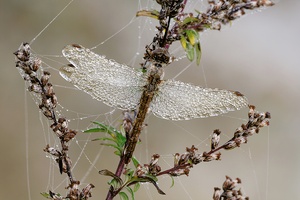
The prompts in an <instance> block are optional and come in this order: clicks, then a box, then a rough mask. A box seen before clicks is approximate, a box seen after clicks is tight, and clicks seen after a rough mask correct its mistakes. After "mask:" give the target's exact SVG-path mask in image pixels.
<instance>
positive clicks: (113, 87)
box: [60, 45, 147, 109]
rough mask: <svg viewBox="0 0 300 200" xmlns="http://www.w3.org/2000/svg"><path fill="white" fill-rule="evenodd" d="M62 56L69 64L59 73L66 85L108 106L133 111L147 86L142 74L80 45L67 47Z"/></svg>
mask: <svg viewBox="0 0 300 200" xmlns="http://www.w3.org/2000/svg"><path fill="white" fill-rule="evenodd" d="M62 53H63V55H64V57H65V58H66V59H67V60H68V61H69V62H70V63H71V65H67V66H64V67H62V68H61V69H60V75H61V76H62V77H63V78H64V79H66V80H67V81H68V82H70V83H72V84H74V85H75V86H76V87H77V88H78V89H80V90H83V91H84V92H86V93H88V94H89V95H91V96H92V97H93V98H95V99H97V100H99V101H102V102H103V103H105V104H107V105H109V106H112V107H117V108H119V109H134V108H136V106H137V105H138V103H139V99H140V97H141V94H142V90H143V86H144V85H146V83H147V80H146V79H145V78H144V76H143V74H142V72H138V71H135V70H134V69H133V68H130V67H128V66H126V65H122V64H119V63H117V62H115V61H114V60H109V59H107V58H105V56H100V55H98V54H96V53H93V52H92V51H90V50H89V49H86V48H84V47H82V46H80V45H68V46H66V47H65V48H64V49H63V51H62Z"/></svg>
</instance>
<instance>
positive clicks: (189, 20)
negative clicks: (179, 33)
mask: <svg viewBox="0 0 300 200" xmlns="http://www.w3.org/2000/svg"><path fill="white" fill-rule="evenodd" d="M198 21H199V19H198V18H196V17H187V18H185V19H184V20H183V22H182V25H186V24H190V23H192V22H198Z"/></svg>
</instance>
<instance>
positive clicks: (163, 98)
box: [151, 80, 248, 120]
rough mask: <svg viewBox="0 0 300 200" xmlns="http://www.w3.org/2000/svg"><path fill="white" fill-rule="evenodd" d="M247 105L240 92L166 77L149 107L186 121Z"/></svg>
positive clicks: (174, 118)
mask: <svg viewBox="0 0 300 200" xmlns="http://www.w3.org/2000/svg"><path fill="white" fill-rule="evenodd" d="M247 105H248V102H247V99H246V97H245V96H244V95H242V94H241V93H239V92H233V91H228V90H219V89H211V88H202V87H199V86H194V85H191V84H187V83H183V82H179V81H173V80H168V81H165V82H163V83H161V85H160V86H159V90H158V92H157V94H156V95H155V97H154V99H153V101H152V104H151V110H152V112H153V114H154V115H155V116H157V117H161V118H164V119H170V120H188V119H193V118H204V117H210V116H217V115H220V114H223V113H227V112H229V111H234V110H239V109H241V108H243V107H245V106H247Z"/></svg>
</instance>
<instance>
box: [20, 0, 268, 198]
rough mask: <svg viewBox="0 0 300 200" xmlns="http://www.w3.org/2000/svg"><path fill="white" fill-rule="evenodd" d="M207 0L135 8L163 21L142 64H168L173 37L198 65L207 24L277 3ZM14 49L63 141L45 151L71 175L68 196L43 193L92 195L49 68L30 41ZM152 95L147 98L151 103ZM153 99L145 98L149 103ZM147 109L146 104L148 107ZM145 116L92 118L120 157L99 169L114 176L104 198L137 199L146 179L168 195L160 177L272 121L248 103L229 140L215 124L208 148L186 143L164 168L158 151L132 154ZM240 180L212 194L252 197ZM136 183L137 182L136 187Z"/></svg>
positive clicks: (215, 26) (164, 0) (185, 170)
mask: <svg viewBox="0 0 300 200" xmlns="http://www.w3.org/2000/svg"><path fill="white" fill-rule="evenodd" d="M208 2H209V7H208V9H207V11H206V12H204V13H201V12H198V11H197V12H196V14H193V13H185V12H184V7H185V5H186V3H187V0H157V3H158V4H159V5H161V9H160V10H159V11H156V10H150V11H148V10H142V11H139V12H137V16H147V17H152V18H155V19H157V20H158V21H159V26H157V27H156V28H157V30H158V32H157V34H156V35H155V36H154V39H153V41H152V43H151V44H149V45H147V46H146V53H145V54H144V60H145V62H144V63H143V64H141V66H142V68H143V69H144V70H146V68H147V67H149V63H152V64H154V65H155V67H157V69H158V70H159V69H160V68H161V67H163V66H166V65H169V64H170V63H171V62H172V61H173V57H172V56H171V55H170V54H169V52H168V49H169V47H170V46H171V45H172V43H173V42H175V41H180V42H181V44H182V47H183V49H184V50H185V52H186V54H187V58H188V59H189V60H194V59H195V58H196V62H197V63H198V64H199V62H200V58H201V47H200V40H199V32H202V31H204V30H207V29H212V30H220V29H221V25H222V24H228V23H230V22H231V21H232V20H234V19H237V18H239V17H240V16H242V15H244V14H245V10H248V9H255V8H259V7H261V6H272V5H273V2H271V1H270V0H220V1H214V0H209V1H208ZM79 47H80V46H79ZM79 47H78V48H79ZM14 54H15V55H16V60H17V61H16V67H17V68H18V69H19V71H20V73H21V75H22V77H23V78H24V80H25V81H26V82H27V83H28V84H29V87H28V91H30V92H33V93H35V94H36V96H38V98H39V100H40V104H39V109H40V110H41V111H42V113H43V114H44V115H45V117H46V118H47V119H49V120H50V121H52V122H51V126H50V128H51V129H52V130H53V132H54V133H55V135H56V136H57V137H58V138H59V140H60V144H61V147H60V149H57V148H54V147H51V146H50V145H46V147H45V149H44V151H45V152H47V153H48V154H50V155H51V156H52V157H53V158H54V159H55V160H56V162H57V164H58V168H59V171H60V173H61V174H63V173H65V174H67V176H68V179H69V185H68V187H67V189H68V192H67V194H66V196H65V197H64V196H62V195H60V194H57V193H54V192H52V191H49V193H44V194H43V195H44V196H45V197H47V198H50V199H57V200H58V199H71V200H75V199H88V198H89V197H91V189H92V188H94V185H93V184H88V185H87V186H85V187H84V188H83V189H80V188H79V186H80V181H79V180H75V179H74V177H73V175H72V170H71V169H72V167H71V166H72V162H71V159H70V157H69V156H68V151H69V146H68V143H69V141H70V140H72V139H73V138H74V137H75V136H76V134H78V133H77V131H75V130H72V129H69V128H68V120H67V119H65V118H63V117H59V118H57V117H56V115H55V108H56V106H57V97H56V95H55V93H54V89H53V86H52V84H51V83H50V82H49V78H50V73H49V72H47V71H42V70H41V64H42V61H41V60H40V59H39V58H37V57H35V56H33V55H32V54H31V51H30V46H29V44H28V43H23V44H22V45H21V46H20V48H19V49H18V51H16V52H15V53H14ZM149 76H151V74H150V75H149ZM154 78H157V80H154V81H157V82H160V77H155V76H154ZM153 91H154V90H153ZM151 100H152V99H151V98H149V103H150V102H151ZM149 103H148V102H147V104H148V106H149ZM145 105H146V103H145ZM145 105H144V106H145ZM145 108H146V109H147V106H145ZM140 110H141V108H139V109H138V111H140ZM141 115H143V116H141ZM144 115H146V113H142V114H141V113H140V112H138V113H136V112H135V111H128V112H124V121H123V124H122V128H121V129H120V130H116V129H114V128H113V127H110V126H107V125H104V124H101V123H98V122H94V124H95V125H96V126H97V128H93V129H90V130H87V131H86V132H106V133H108V135H109V136H110V137H109V138H107V137H106V138H99V140H109V141H111V142H112V143H113V144H108V145H107V146H113V147H114V148H116V149H117V151H116V152H115V154H116V155H118V156H119V158H120V161H119V164H118V166H117V169H116V171H115V173H113V172H111V171H110V170H107V169H104V170H101V171H100V172H99V173H100V174H101V175H105V176H110V177H112V180H111V181H110V182H109V184H110V189H109V191H108V194H107V197H106V199H107V200H110V199H113V198H114V197H115V196H116V195H120V197H121V198H122V199H129V197H128V195H127V193H129V194H130V195H131V197H132V199H134V192H136V191H137V190H138V188H139V184H140V183H142V182H149V183H152V184H153V185H154V187H156V189H157V191H158V193H160V194H165V193H164V192H163V191H162V190H161V189H160V188H159V187H158V185H157V181H158V177H159V176H162V175H169V176H171V177H175V176H181V175H189V173H190V170H191V168H193V166H194V165H197V164H199V163H201V162H210V161H213V160H220V156H221V153H220V151H221V150H222V149H224V150H231V149H234V148H236V147H240V145H241V144H243V143H247V141H248V138H249V137H250V136H252V135H253V134H255V133H258V132H259V130H260V128H262V127H265V126H268V125H269V121H270V113H268V112H264V113H259V112H257V111H255V107H254V106H252V105H250V106H249V113H248V118H249V119H248V122H247V123H246V124H242V125H241V126H240V127H239V128H237V129H236V131H235V132H234V133H233V137H232V138H231V139H230V140H228V141H226V142H225V143H224V144H222V145H220V136H221V131H220V130H218V129H216V130H214V131H213V134H212V138H211V148H210V150H209V151H207V152H202V153H198V149H197V148H196V147H195V146H192V147H191V148H186V152H184V153H182V154H179V153H175V154H174V165H173V167H171V168H170V169H165V170H162V168H161V167H160V166H159V162H158V161H159V157H160V155H159V154H155V155H153V156H152V158H151V160H150V162H149V163H147V164H141V163H139V161H138V160H137V159H135V158H134V157H132V156H133V152H134V150H135V146H136V144H137V141H138V139H139V136H140V134H141V131H142V129H143V127H144V123H143V122H144V120H136V119H139V118H142V117H145V116H144ZM130 161H132V163H133V165H134V168H131V167H130V166H129V162H130ZM237 183H240V180H239V179H235V180H232V179H231V178H229V177H226V181H225V182H224V184H223V191H224V192H223V193H221V189H219V188H215V192H214V195H213V199H214V200H219V199H224V200H225V199H226V200H227V199H228V200H229V199H231V200H234V199H248V197H243V195H242V193H241V191H240V190H236V189H235V187H236V184H237ZM132 186H133V187H134V188H133V189H132ZM124 189H127V193H125V192H123V190H124Z"/></svg>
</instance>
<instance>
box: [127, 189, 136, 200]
mask: <svg viewBox="0 0 300 200" xmlns="http://www.w3.org/2000/svg"><path fill="white" fill-rule="evenodd" d="M126 189H127V190H128V192H129V193H130V194H131V199H132V200H134V192H133V190H132V189H131V187H126Z"/></svg>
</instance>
